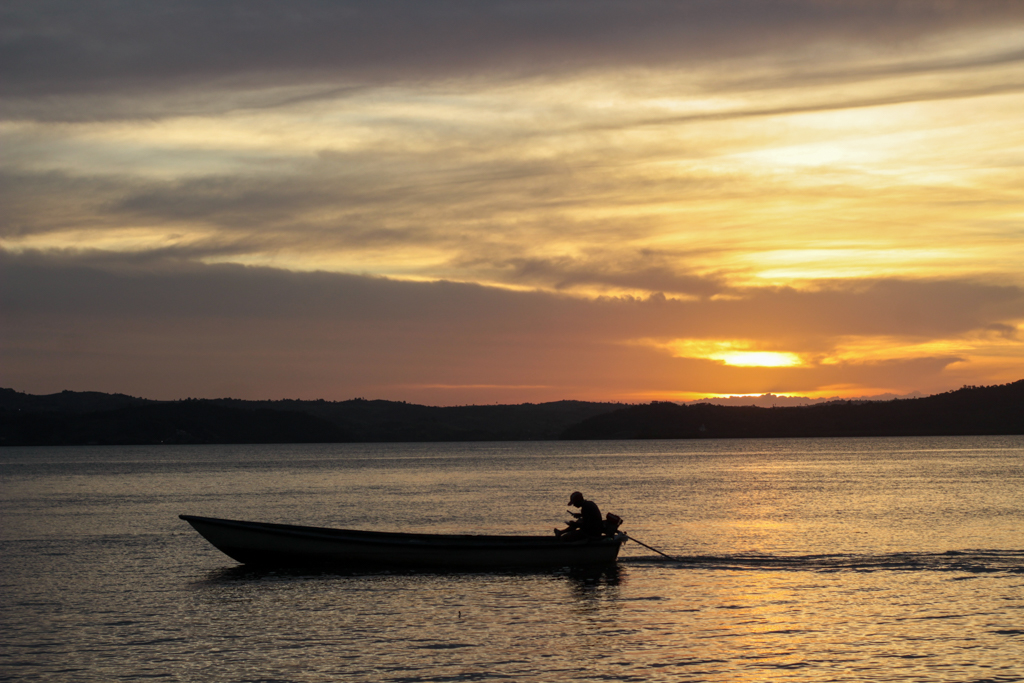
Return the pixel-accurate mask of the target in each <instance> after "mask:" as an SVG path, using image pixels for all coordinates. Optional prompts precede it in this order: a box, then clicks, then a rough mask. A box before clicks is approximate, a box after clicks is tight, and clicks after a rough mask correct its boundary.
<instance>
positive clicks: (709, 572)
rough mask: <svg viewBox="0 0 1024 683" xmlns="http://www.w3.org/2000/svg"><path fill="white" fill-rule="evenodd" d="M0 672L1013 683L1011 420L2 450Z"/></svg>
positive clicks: (1023, 453) (1017, 638)
mask: <svg viewBox="0 0 1024 683" xmlns="http://www.w3.org/2000/svg"><path fill="white" fill-rule="evenodd" d="M0 487H2V488H0V501H2V532H0V586H2V588H0V590H2V603H0V628H2V631H0V680H18V681H108V680H137V679H141V678H150V677H152V678H161V679H164V680H169V681H327V680H351V681H410V682H411V681H491V680H494V681H538V682H540V681H545V682H547V681H595V680H601V681H729V682H735V681H890V680H897V681H1020V680H1024V537H1022V536H1024V437H964V438H916V439H820V440H816V439H794V440H737V441H693V442H688V441H655V442H565V443H501V444H495V443H490V444H386V445H380V444H355V445H352V444H349V445H301V446H237V447H186V446H180V447H178V446H176V447H121V448H116V447H95V448H46V449H44V448H39V449H13V448H8V449H0ZM574 489H580V490H583V491H584V492H585V493H586V494H588V496H589V497H591V498H593V499H594V500H596V501H597V502H598V503H599V504H600V505H601V507H602V509H603V510H605V511H612V512H616V513H618V514H619V515H621V516H623V517H624V518H625V519H626V522H625V525H624V528H625V529H626V530H627V531H629V532H630V533H631V534H632V535H633V536H635V537H636V538H637V539H639V540H642V541H644V542H645V543H647V544H649V545H651V546H654V547H656V548H659V549H660V550H663V551H664V552H666V553H669V554H671V555H673V556H676V557H677V558H678V561H668V560H665V559H664V558H663V557H661V556H660V555H657V554H655V553H653V552H651V551H650V550H647V549H645V548H643V547H641V546H639V545H636V544H627V545H626V546H625V547H624V548H623V551H622V555H621V559H620V562H619V563H618V565H617V567H615V568H612V569H609V570H606V571H601V572H590V573H579V572H574V571H569V570H561V571H551V572H541V573H512V572H508V573H490V574H487V573H479V574H472V573H471V574H452V575H448V574H440V573H409V572H405V573H362V574H360V573H355V574H346V573H337V572H336V573H331V572H323V571H319V572H318V571H281V570H278V571H268V570H253V569H248V568H246V567H243V566H240V565H238V564H237V563H235V562H234V561H233V560H231V559H229V558H227V557H226V556H224V555H222V554H220V553H219V552H218V551H216V550H215V549H213V548H212V547H211V546H209V545H208V544H207V543H206V542H205V541H204V540H203V539H201V538H200V537H199V536H198V535H197V534H196V533H195V532H194V531H192V530H191V528H190V527H188V525H186V524H185V523H184V522H182V521H180V520H179V519H178V518H177V515H178V514H180V513H189V514H198V515H209V516H221V517H233V518H241V519H255V520H262V521H280V522H291V523H299V524H311V525H323V526H339V527H353V528H366V529H377V530H383V531H396V530H415V531H427V532H478V533H510V534H513V533H515V534H519V533H550V530H551V529H552V528H553V527H555V526H556V525H559V524H561V523H562V522H563V521H564V520H565V519H566V517H567V516H566V515H565V513H564V509H565V508H564V504H565V502H566V501H567V500H568V494H569V492H571V491H572V490H574Z"/></svg>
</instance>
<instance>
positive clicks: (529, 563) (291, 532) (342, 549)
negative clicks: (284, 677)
mask: <svg viewBox="0 0 1024 683" xmlns="http://www.w3.org/2000/svg"><path fill="white" fill-rule="evenodd" d="M179 517H180V518H181V519H183V520H185V521H186V522H188V523H189V524H191V525H192V527H193V528H194V529H195V530H196V531H198V532H199V534H200V535H202V536H203V538H205V539H206V540H207V541H209V542H210V543H211V544H212V545H213V546H214V547H216V548H217V549H218V550H220V551H221V552H223V553H224V554H226V555H228V556H229V557H231V558H232V559H235V560H238V561H239V562H242V563H243V564H259V565H314V564H315V565H328V566H334V567H338V568H346V567H368V566H371V567H401V568H423V569H434V570H442V571H447V570H465V569H501V568H542V567H591V566H598V565H603V564H610V563H612V562H614V561H615V559H616V557H617V556H618V553H619V548H620V546H621V545H622V543H623V542H624V541H625V540H626V535H625V534H616V535H615V536H610V537H604V538H596V539H586V540H579V541H561V540H559V539H557V538H555V537H553V536H480V535H446V534H404V533H385V532H377V531H355V530H349V529H326V528H321V527H309V526H296V525H292V524H269V523H265V522H246V521H241V520H232V519H218V518H215V517H197V516H194V515H179Z"/></svg>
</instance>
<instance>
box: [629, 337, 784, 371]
mask: <svg viewBox="0 0 1024 683" xmlns="http://www.w3.org/2000/svg"><path fill="white" fill-rule="evenodd" d="M647 343H648V344H650V345H652V346H655V347H657V348H660V349H664V350H667V351H669V352H670V353H671V354H672V355H673V356H675V357H676V358H700V359H705V360H713V361H718V362H720V363H722V364H724V365H731V366H734V367H743V368H753V367H759V368H788V367H796V366H800V365H804V360H803V358H801V357H800V355H799V354H796V353H792V352H790V351H761V350H757V349H756V348H754V344H753V343H752V342H748V341H736V340H730V341H710V340H703V339H677V340H674V341H671V342H668V343H665V342H653V341H648V342H647Z"/></svg>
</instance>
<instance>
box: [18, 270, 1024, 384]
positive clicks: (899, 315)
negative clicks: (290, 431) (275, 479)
mask: <svg viewBox="0 0 1024 683" xmlns="http://www.w3.org/2000/svg"><path fill="white" fill-rule="evenodd" d="M0 272H2V277H3V282H2V290H3V294H2V298H0V317H2V319H3V321H4V324H3V327H4V332H3V336H2V340H0V341H2V345H3V346H2V349H0V354H2V356H3V358H4V372H3V375H2V376H0V383H2V384H3V385H5V386H15V387H16V388H20V389H23V390H34V391H46V390H59V389H60V388H69V387H70V388H92V389H100V390H118V391H128V392H129V393H131V392H134V393H137V394H146V395H159V396H165V397H166V396H177V395H193V396H195V395H207V396H213V395H222V394H231V393H233V394H234V395H239V396H255V395H259V396H264V397H268V396H269V397H272V396H295V395H299V394H301V395H303V396H306V397H312V398H316V397H318V396H320V397H326V398H347V397H351V396H355V395H360V396H366V395H371V396H374V397H382V398H395V399H400V398H404V399H407V400H421V401H426V402H433V403H444V402H455V403H458V402H473V401H474V400H475V401H481V400H483V401H488V398H489V397H490V396H494V395H501V396H505V397H506V398H505V400H516V399H518V400H556V399H559V398H571V397H577V398H590V399H595V400H598V399H600V400H604V399H616V398H623V399H625V398H632V399H633V400H639V399H640V398H641V397H642V396H644V395H647V396H651V395H652V394H653V395H655V396H657V395H658V392H675V393H674V395H680V394H681V393H683V392H717V393H728V392H733V393H764V392H765V391H780V390H781V389H780V387H781V386H785V387H788V388H787V390H788V391H791V390H796V389H802V390H809V389H814V388H816V387H820V386H832V385H855V386H857V387H859V388H860V389H861V392H863V390H865V389H872V388H875V387H876V386H892V385H894V384H895V385H898V386H900V387H905V386H909V387H916V386H920V387H924V388H925V389H928V388H935V390H944V389H945V388H949V386H950V384H949V380H948V379H947V378H945V375H944V373H945V372H946V371H947V369H948V368H950V367H951V365H952V364H956V363H959V362H963V361H965V360H968V359H967V358H965V357H964V356H963V354H955V353H954V354H945V355H943V354H937V355H936V354H932V355H930V356H923V357H922V356H916V357H907V358H898V357H896V358H893V357H889V358H881V359H880V360H878V361H870V362H867V363H859V364H858V363H856V362H854V363H850V362H846V361H840V362H836V363H831V364H812V365H809V366H805V367H794V368H759V367H730V366H726V365H723V364H722V363H720V362H715V361H713V360H700V359H686V358H674V357H673V356H672V354H670V353H667V352H664V351H662V350H659V349H656V348H653V347H651V346H645V345H644V344H642V343H639V342H640V341H642V340H643V339H645V338H648V339H652V338H656V339H666V340H667V339H743V340H752V341H753V342H754V344H755V345H757V348H755V349H754V350H764V351H771V350H779V351H785V352H793V353H809V354H813V353H819V354H824V353H827V352H828V351H830V350H832V349H834V348H835V347H836V344H838V343H840V342H842V341H844V340H848V339H849V338H851V337H857V336H858V335H860V336H864V337H870V336H872V335H878V334H885V335H888V336H889V337H890V338H902V339H918V340H920V339H931V338H937V337H941V338H950V337H956V336H957V335H960V336H961V337H964V338H966V337H967V336H969V335H971V334H973V333H977V334H982V333H985V334H987V330H988V329H989V328H991V327H992V326H993V325H995V326H1009V325H1010V322H1007V321H1008V320H1010V318H1011V317H1012V318H1013V319H1015V320H1021V319H1024V292H1022V291H1021V290H1020V289H1015V288H1012V287H1006V288H999V287H992V286H984V285H977V284H974V283H970V282H955V281H948V282H935V283H921V282H917V283H905V282H898V281H897V282H887V281H879V282H877V283H874V284H872V285H870V286H868V287H862V288H860V289H857V290H851V289H843V288H842V285H841V284H839V283H837V284H835V286H834V287H833V288H832V289H827V288H822V289H821V290H819V291H817V292H793V291H788V290H766V291H756V292H749V293H747V295H746V296H745V297H744V298H741V299H734V300H727V301H716V300H700V301H671V300H666V299H664V298H657V297H654V298H650V299H637V298H631V297H626V298H621V297H618V298H603V299H581V298H575V297H566V296H560V295H556V294H547V293H542V292H515V291H509V290H503V289H495V288H488V287H482V286H479V285H470V284H458V283H452V282H432V283H418V282H398V281H394V280H390V279H386V278H371V277H362V276H355V275H342V274H334V273H293V272H288V271H282V270H275V269H269V268H251V267H242V266H233V265H217V266H201V265H197V264H195V263H187V262H182V261H175V260H171V259H167V258H166V257H158V256H155V255H153V256H149V257H145V256H142V255H134V256H132V257H125V256H121V255H114V254H102V253H94V254H64V255H58V254H40V253H25V254H21V255H15V254H10V253H4V254H3V255H2V259H0ZM882 302H887V303H885V304H883V303H882ZM880 310H881V311H884V312H885V314H884V315H881V316H880V315H879V314H878V311H880ZM997 329H1003V327H997ZM1008 362H1009V366H1008V367H1009V368H1012V367H1014V366H1016V367H1017V368H1020V367H1021V358H1020V356H1019V354H1018V355H1016V356H1013V357H1011V358H1010V359H1009V360H1008ZM1001 372H1007V367H1006V365H1005V363H1004V367H1003V369H1002V370H1001ZM886 377H888V378H889V380H891V381H890V383H889V384H885V383H884V382H883V380H884V379H885V378H886ZM1008 379H1012V377H1009V378H1005V379H1004V381H1005V380H1008ZM875 381H877V384H872V382H875ZM61 382H63V383H64V385H65V386H63V387H61V386H58V385H60V384H61ZM71 385H73V386H71ZM458 386H462V387H464V389H462V390H459V389H445V388H443V387H458ZM487 387H492V388H490V389H488V388H487ZM496 387H506V388H508V387H513V388H514V389H509V392H511V393H505V394H500V393H496V392H498V389H497V388H496ZM182 392H184V393H182ZM645 392H647V393H646V394H645ZM509 397H511V398H509Z"/></svg>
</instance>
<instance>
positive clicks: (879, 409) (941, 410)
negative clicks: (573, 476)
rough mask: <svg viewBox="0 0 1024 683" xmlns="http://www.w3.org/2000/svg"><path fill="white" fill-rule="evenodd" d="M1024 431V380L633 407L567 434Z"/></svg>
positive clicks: (615, 436)
mask: <svg viewBox="0 0 1024 683" xmlns="http://www.w3.org/2000/svg"><path fill="white" fill-rule="evenodd" d="M965 434H1024V380H1021V381H1018V382H1014V383H1012V384H1003V385H1000V386H992V387H964V388H963V389H959V390H957V391H951V392H947V393H944V394H937V395H935V396H928V397H925V398H915V399H906V400H893V401H877V402H856V403H853V402H844V401H836V402H832V403H826V404H819V405H812V406H800V407H786V408H760V407H757V406H719V405H711V404H704V403H702V404H697V405H677V404H675V403H652V404H650V405H641V406H630V407H626V408H622V409H620V410H616V411H612V412H610V413H606V414H603V415H598V416H595V417H592V418H589V419H586V420H584V421H583V422H581V423H580V424H578V425H574V426H572V427H570V428H568V429H566V430H565V432H563V433H562V438H563V439H702V438H703V439H709V438H744V437H803V436H939V435H965Z"/></svg>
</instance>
